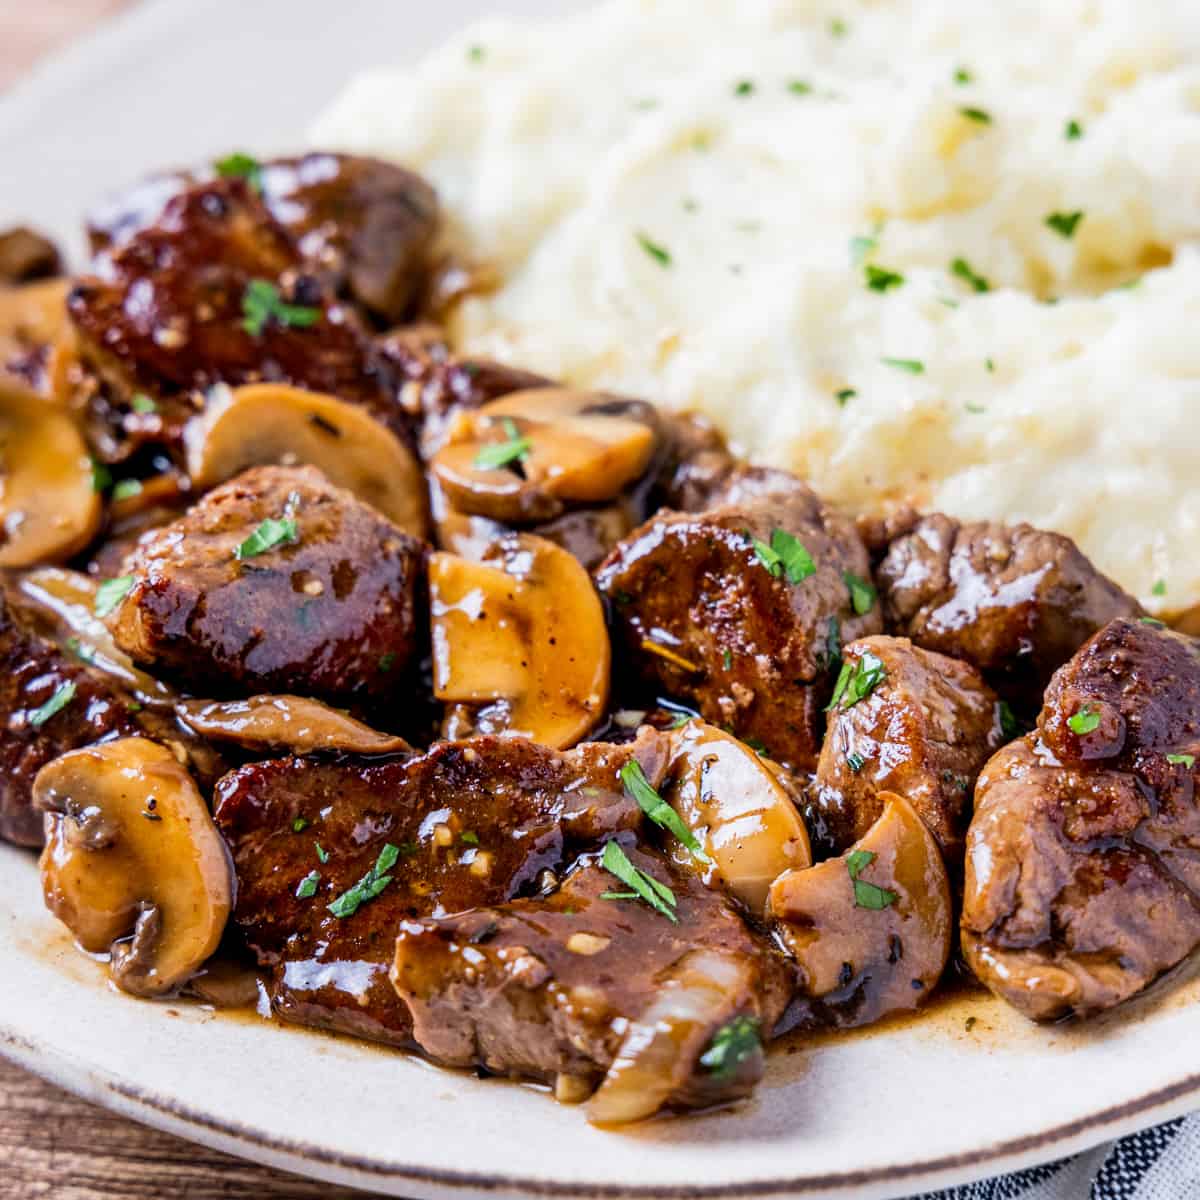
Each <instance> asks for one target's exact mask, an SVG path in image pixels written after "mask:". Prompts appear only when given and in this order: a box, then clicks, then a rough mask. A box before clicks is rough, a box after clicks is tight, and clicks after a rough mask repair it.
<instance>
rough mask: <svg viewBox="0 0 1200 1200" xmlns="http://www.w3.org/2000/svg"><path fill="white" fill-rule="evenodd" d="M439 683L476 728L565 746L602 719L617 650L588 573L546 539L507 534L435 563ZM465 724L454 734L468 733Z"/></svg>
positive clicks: (439, 692) (440, 693)
mask: <svg viewBox="0 0 1200 1200" xmlns="http://www.w3.org/2000/svg"><path fill="white" fill-rule="evenodd" d="M429 591H430V607H431V615H432V624H433V689H434V695H435V696H437V698H438V699H439V700H442V701H444V702H446V703H449V704H458V705H465V706H470V709H469V716H468V719H469V721H470V723H471V724H472V725H473V727H474V729H475V730H476V731H478V732H494V733H505V734H509V735H512V736H515V737H527V738H531V739H532V740H533V741H535V742H540V743H541V744H542V745H545V746H553V747H555V748H557V749H565V748H566V747H568V746H573V745H574V744H575V743H576V742H578V741H579V740H580V739H581V738H582V737H583V736H584V735H585V734H586V733H587V732H588V731H589V730H590V729H592V728H593V727H594V726H595V725H596V723H597V722H598V721H599V720H600V717H601V715H602V714H603V712H604V708H605V705H606V704H607V703H608V689H609V669H610V662H611V652H610V648H609V642H608V631H607V629H606V628H605V623H604V610H603V609H602V607H601V605H600V599H599V597H598V596H597V595H596V591H595V589H594V588H593V586H592V581H591V579H590V578H589V576H588V574H587V572H586V571H585V570H584V569H583V568H582V567H581V566H580V565H579V563H578V562H576V560H575V559H574V558H572V557H571V555H570V554H568V553H567V551H565V550H563V549H562V548H561V547H559V546H556V545H554V543H553V542H548V541H546V540H545V539H544V538H538V537H533V536H531V535H529V534H507V535H505V536H504V537H503V538H500V539H499V540H498V541H496V542H495V543H494V544H493V545H492V546H491V547H490V548H489V549H488V551H487V552H486V553H485V555H484V556H483V559H482V561H480V562H470V561H468V560H467V559H465V558H458V557H456V556H455V555H453V554H444V553H437V554H434V555H432V556H431V558H430V563H429ZM464 725H465V722H463V721H458V722H455V723H454V728H453V729H452V730H450V731H448V732H449V735H450V736H465V735H466V729H465V728H464V727H463V726H464Z"/></svg>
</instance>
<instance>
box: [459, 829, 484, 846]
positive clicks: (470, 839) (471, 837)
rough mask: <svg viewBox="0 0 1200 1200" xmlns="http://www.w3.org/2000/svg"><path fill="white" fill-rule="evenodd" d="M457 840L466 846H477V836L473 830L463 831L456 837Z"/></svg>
mask: <svg viewBox="0 0 1200 1200" xmlns="http://www.w3.org/2000/svg"><path fill="white" fill-rule="evenodd" d="M458 840H459V841H460V842H466V843H467V845H468V846H478V845H479V834H477V833H476V832H475V830H473V829H464V830H463V831H462V833H460V834H459V835H458Z"/></svg>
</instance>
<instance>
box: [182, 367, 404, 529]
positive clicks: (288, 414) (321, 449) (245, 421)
mask: <svg viewBox="0 0 1200 1200" xmlns="http://www.w3.org/2000/svg"><path fill="white" fill-rule="evenodd" d="M184 446H185V449H186V452H187V466H188V472H189V474H190V475H191V477H192V480H193V482H194V483H195V485H196V486H197V487H198V488H201V489H208V488H211V487H215V486H216V485H217V484H219V483H224V482H225V480H227V479H232V478H233V477H234V476H235V475H238V474H240V473H241V472H242V471H244V470H246V469H247V468H248V467H257V466H267V465H282V466H295V465H309V466H314V467H318V468H320V470H321V471H322V472H323V473H324V475H325V476H326V478H328V479H329V481H330V482H331V483H334V484H336V485H337V486H338V487H344V488H346V489H347V490H348V491H351V492H353V493H354V494H355V495H356V496H358V498H359V499H360V500H365V501H366V502H367V503H368V504H370V505H372V506H374V507H375V508H376V509H378V510H379V511H380V512H381V513H383V515H384V516H385V517H388V518H390V519H391V520H392V521H393V522H395V524H397V525H399V526H400V528H401V529H403V530H404V531H405V532H406V533H412V534H415V535H416V536H417V537H423V536H424V534H425V530H426V525H427V521H426V512H425V507H426V505H425V480H424V477H423V475H422V473H421V468H420V466H419V465H418V463H417V460H416V457H415V456H414V455H413V453H412V451H411V450H409V449H408V447H407V446H405V445H404V443H403V442H402V441H401V440H400V439H399V438H398V437H397V436H396V435H395V434H394V433H392V431H391V430H390V429H388V428H386V427H385V426H384V425H381V424H380V423H379V422H378V421H376V420H375V419H374V417H372V416H370V414H369V413H367V412H366V411H365V410H364V409H363V408H362V407H360V406H359V405H355V404H347V403H346V402H345V401H343V400H338V399H337V398H336V397H334V396H326V395H323V394H321V393H320V392H308V391H305V390H304V389H302V388H296V387H290V386H287V385H285V384H279V383H255V384H247V385H246V386H245V387H238V388H229V387H225V386H224V385H218V386H217V387H215V388H213V389H212V390H211V391H210V392H209V395H208V402H207V404H206V405H205V409H204V412H203V413H202V414H201V415H200V416H198V417H196V418H194V420H193V421H191V422H190V423H189V424H188V426H187V429H186V430H185V431H184Z"/></svg>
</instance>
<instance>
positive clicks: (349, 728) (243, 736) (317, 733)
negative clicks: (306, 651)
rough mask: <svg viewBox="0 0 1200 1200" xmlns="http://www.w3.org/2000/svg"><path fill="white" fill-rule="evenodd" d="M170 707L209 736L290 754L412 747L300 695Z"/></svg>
mask: <svg viewBox="0 0 1200 1200" xmlns="http://www.w3.org/2000/svg"><path fill="white" fill-rule="evenodd" d="M175 711H176V712H177V713H178V714H179V717H180V719H181V720H183V721H184V722H185V723H186V724H187V725H188V726H189V727H190V728H191V729H193V730H195V732H196V733H198V734H200V735H201V737H206V738H208V739H209V740H210V741H214V742H233V743H234V744H235V745H238V746H241V747H243V748H244V749H247V750H270V749H286V750H290V751H291V752H292V753H293V754H308V753H310V752H311V751H314V750H341V751H345V752H346V753H349V754H396V753H402V752H404V751H407V750H411V749H412V747H411V746H410V745H409V744H408V743H407V742H406V741H405V740H404V739H403V738H402V737H394V736H393V735H391V734H387V733H380V732H379V730H377V729H372V728H371V727H370V726H369V725H364V724H363V722H362V721H356V720H355V719H354V718H353V717H351V716H348V715H347V714H346V713H344V712H340V711H339V710H338V709H336V708H331V707H330V706H329V705H328V704H322V703H321V701H320V700H312V699H309V698H308V697H306V696H251V697H250V699H248V700H224V701H221V700H184V701H181V702H180V703H179V704H178V705H177V706H176V709H175Z"/></svg>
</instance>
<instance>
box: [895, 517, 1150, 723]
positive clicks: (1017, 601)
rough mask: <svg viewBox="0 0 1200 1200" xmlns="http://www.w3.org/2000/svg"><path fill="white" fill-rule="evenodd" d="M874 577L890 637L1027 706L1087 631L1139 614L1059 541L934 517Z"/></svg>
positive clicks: (1024, 529) (1071, 546) (1017, 528)
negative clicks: (970, 672)
mask: <svg viewBox="0 0 1200 1200" xmlns="http://www.w3.org/2000/svg"><path fill="white" fill-rule="evenodd" d="M877 579H878V583H879V594H880V599H881V601H882V602H883V612H884V620H885V622H886V623H887V627H888V630H889V632H892V633H896V634H899V635H901V636H903V637H910V638H912V640H913V641H914V642H915V643H916V644H917V645H918V646H921V647H923V648H924V649H926V650H936V651H938V652H939V653H941V654H948V655H950V656H951V657H952V658H961V659H964V660H965V661H967V662H969V663H971V664H972V665H973V666H975V667H978V668H979V670H980V671H982V672H983V674H984V675H985V676H986V677H987V679H988V681H989V682H990V683H991V684H992V685H993V686H994V687H995V688H996V689H997V691H999V692H1000V693H1001V694H1002V695H1004V696H1005V697H1007V698H1009V699H1011V700H1013V701H1014V702H1017V703H1021V704H1023V705H1029V706H1030V707H1036V705H1037V703H1038V702H1039V701H1040V700H1041V695H1042V691H1043V689H1044V688H1045V686H1046V684H1047V683H1048V682H1049V680H1050V676H1051V675H1052V674H1053V673H1054V672H1055V671H1056V670H1057V669H1058V668H1059V667H1060V666H1062V664H1063V663H1064V662H1066V661H1067V659H1068V658H1070V657H1071V655H1072V654H1074V653H1075V651H1076V650H1078V649H1079V647H1080V646H1082V645H1083V643H1084V642H1085V641H1087V639H1088V638H1089V637H1091V636H1092V634H1093V633H1095V632H1096V630H1098V629H1100V628H1101V627H1102V626H1104V625H1106V624H1107V623H1108V622H1109V621H1111V620H1114V619H1115V618H1117V617H1135V616H1137V615H1138V614H1139V613H1140V612H1141V608H1140V607H1139V605H1138V603H1137V601H1136V600H1134V599H1133V597H1132V596H1128V595H1126V594H1125V592H1123V591H1122V590H1121V589H1120V588H1119V587H1118V586H1117V585H1116V584H1115V583H1113V582H1112V580H1110V579H1108V578H1107V577H1105V576H1104V575H1101V574H1100V572H1099V571H1097V570H1096V568H1095V567H1094V566H1093V565H1092V564H1091V562H1090V561H1089V560H1088V559H1087V558H1086V557H1085V556H1084V555H1083V554H1082V553H1081V552H1080V550H1079V548H1078V547H1077V546H1076V545H1075V543H1074V542H1073V541H1071V539H1070V538H1068V537H1063V536H1062V535H1061V534H1058V533H1047V532H1045V531H1043V530H1040V529H1034V528H1032V527H1031V526H1029V525H1013V526H1007V525H999V524H996V523H995V522H988V521H977V522H973V523H968V524H963V523H962V522H960V521H956V520H954V519H953V518H951V517H946V516H943V515H942V514H940V513H935V514H933V515H932V516H928V517H924V518H922V519H921V520H920V521H918V522H917V524H916V525H915V527H914V528H913V529H912V531H911V532H909V533H906V534H904V535H902V536H901V537H899V538H897V539H896V540H895V541H893V542H892V544H891V546H890V547H889V548H888V552H887V555H886V557H885V558H884V560H883V562H882V563H881V564H880V566H879V569H878V572H877Z"/></svg>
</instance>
